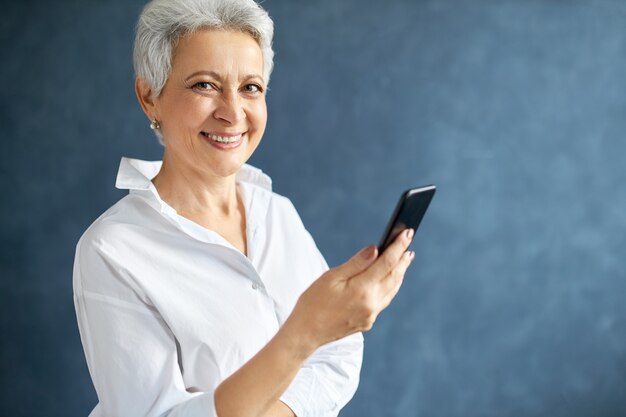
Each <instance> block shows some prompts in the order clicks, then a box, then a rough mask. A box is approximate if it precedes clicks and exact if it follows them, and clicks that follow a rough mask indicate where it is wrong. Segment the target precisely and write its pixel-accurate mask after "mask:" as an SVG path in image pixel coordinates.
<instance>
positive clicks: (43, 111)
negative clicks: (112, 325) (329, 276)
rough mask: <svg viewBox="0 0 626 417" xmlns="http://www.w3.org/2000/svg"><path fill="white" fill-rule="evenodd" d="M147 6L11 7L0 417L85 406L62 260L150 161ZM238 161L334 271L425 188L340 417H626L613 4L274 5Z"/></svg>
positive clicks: (624, 208) (88, 396) (89, 396)
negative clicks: (405, 266) (136, 66)
mask: <svg viewBox="0 0 626 417" xmlns="http://www.w3.org/2000/svg"><path fill="white" fill-rule="evenodd" d="M142 5H143V2H142V1H137V0H134V1H128V0H116V1H108V2H105V1H55V2H41V1H21V2H17V1H16V2H6V1H3V2H2V4H1V6H2V12H1V13H0V46H1V49H0V138H1V143H2V147H1V148H0V190H1V192H2V197H1V201H2V203H1V209H0V210H1V211H0V219H1V220H0V221H1V224H0V232H1V251H0V262H1V264H0V274H1V280H0V326H1V328H0V331H1V333H0V335H1V342H0V343H1V344H0V347H1V350H0V415H2V416H63V417H68V416H69V417H71V416H77V417H78V416H86V415H87V414H88V412H89V411H90V410H91V408H92V407H93V406H94V404H95V403H96V401H97V399H96V396H95V392H94V390H93V388H92V385H91V381H90V379H89V375H88V372H87V368H86V365H85V360H84V357H83V352H82V348H81V344H80V340H79V335H78V330H77V326H76V321H75V316H74V309H73V304H72V293H71V267H72V261H73V255H74V246H75V244H76V242H77V240H78V238H79V236H80V235H81V233H82V232H83V231H84V229H85V228H86V227H87V226H88V225H89V224H90V223H91V222H92V221H93V220H94V219H95V218H96V217H97V216H98V215H99V214H100V213H101V212H103V211H104V210H105V209H106V208H107V207H109V206H110V205H111V204H112V203H113V202H115V201H116V200H117V199H119V198H120V197H122V195H123V193H122V192H120V191H117V190H115V189H114V187H113V184H114V178H115V174H116V172H117V165H118V163H119V159H120V157H121V156H122V155H127V156H132V157H139V158H143V159H158V158H159V157H160V154H161V148H160V147H159V145H158V144H157V143H156V141H155V140H154V139H153V137H152V135H151V132H150V129H148V122H147V120H146V119H145V117H144V115H143V114H142V112H141V110H140V108H139V106H138V104H137V103H136V100H135V97H134V93H133V74H132V68H131V44H132V38H133V26H134V23H135V20H136V18H137V16H138V13H139V11H140V9H141V7H142ZM265 7H266V8H267V9H268V10H269V11H270V13H271V15H272V16H273V17H274V19H275V22H276V38H275V49H276V70H275V72H274V75H273V80H272V83H271V91H270V93H269V96H268V103H269V114H270V116H269V125H268V129H267V133H266V135H265V139H264V143H263V144H262V145H261V148H260V149H259V150H258V151H257V153H256V154H255V155H254V156H253V159H252V161H251V162H252V163H253V164H255V165H257V166H259V167H260V168H262V169H263V170H265V171H266V172H267V173H269V174H270V175H271V176H272V177H273V179H274V186H275V190H276V191H277V192H279V193H281V194H285V195H287V196H288V197H290V198H291V199H292V200H293V202H294V204H295V205H296V207H297V208H298V209H299V211H300V213H301V216H302V217H303V219H304V222H305V224H306V225H307V227H308V228H309V230H310V231H311V233H312V234H313V236H314V237H315V238H316V240H317V242H318V245H319V246H320V248H321V250H322V252H323V253H324V254H325V255H326V257H327V259H328V261H329V263H330V264H337V263H339V262H342V261H343V260H345V259H346V258H347V257H349V256H350V255H351V254H352V253H353V252H355V251H356V250H358V249H359V248H360V247H362V246H364V245H365V244H367V243H374V242H376V241H377V240H378V238H379V235H380V233H381V231H382V229H383V226H384V224H385V222H386V219H387V217H388V215H389V214H390V212H391V210H392V208H393V206H394V204H395V202H396V198H397V196H398V194H399V193H400V191H402V190H403V189H405V188H408V187H409V186H412V185H420V184H425V183H435V184H437V185H438V187H439V190H438V193H437V195H436V197H435V199H434V201H433V205H432V206H431V209H430V211H429V212H428V213H427V215H426V218H425V219H424V222H423V224H422V228H421V229H420V230H419V232H418V234H417V236H416V240H415V243H414V245H413V247H414V249H415V250H416V251H417V259H416V261H415V262H414V265H413V266H412V268H411V270H410V272H409V273H408V275H407V277H406V280H405V284H404V286H403V289H402V290H401V292H400V294H399V295H398V297H397V298H396V300H395V301H394V303H393V304H392V305H391V307H390V308H389V309H388V310H387V311H385V312H384V313H383V314H382V315H381V316H380V317H379V319H378V321H377V324H376V326H375V328H374V329H373V330H372V331H371V332H370V333H368V334H367V335H366V352H365V363H364V367H363V372H362V382H361V385H360V388H359V391H358V392H357V394H356V397H355V399H354V400H353V401H352V402H351V403H350V404H349V405H348V406H347V407H346V408H345V409H344V411H343V412H342V414H341V416H342V417H387V416H398V417H400V416H402V417H407V416H415V417H418V416H419V417H421V416H432V417H438V416H441V417H455V416H459V417H461V416H469V417H473V416H476V417H481V416H516V417H517V416H574V417H576V416H618V415H626V302H625V296H626V264H625V261H624V253H625V252H626V251H625V249H626V233H625V231H626V188H625V187H624V174H625V173H626V168H624V167H625V166H626V164H625V163H624V159H626V158H625V156H626V142H625V141H624V130H625V128H626V94H625V93H626V3H625V2H624V1H622V0H613V1H611V0H604V1H602V0H599V1H592V0H588V1H583V0H579V1H576V0H571V1H566V0H560V1H557V0H528V1H520V0H500V1H496V0H472V1H470V0H419V1H408V0H407V1H400V0H390V1H386V2H381V1H374V0H342V1H334V0H322V1H294V0H267V1H266V2H265Z"/></svg>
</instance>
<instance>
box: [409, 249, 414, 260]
mask: <svg viewBox="0 0 626 417" xmlns="http://www.w3.org/2000/svg"><path fill="white" fill-rule="evenodd" d="M413 258H415V252H414V251H411V253H409V260H410V261H412V260H413Z"/></svg>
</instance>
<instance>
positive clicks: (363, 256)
mask: <svg viewBox="0 0 626 417" xmlns="http://www.w3.org/2000/svg"><path fill="white" fill-rule="evenodd" d="M377 257H378V249H377V248H376V246H374V245H370V246H367V247H365V248H363V249H361V251H360V252H359V253H357V254H356V255H354V256H353V257H352V258H350V259H349V260H348V262H346V263H344V264H343V265H339V266H338V267H336V268H335V270H336V271H337V272H338V273H339V274H340V275H341V276H343V277H345V278H352V277H353V276H355V275H357V274H360V273H361V272H363V271H365V270H366V269H367V267H369V266H370V265H371V264H372V263H373V262H374V260H376V258H377Z"/></svg>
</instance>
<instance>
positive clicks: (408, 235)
mask: <svg viewBox="0 0 626 417" xmlns="http://www.w3.org/2000/svg"><path fill="white" fill-rule="evenodd" d="M414 234H415V231H414V230H413V229H408V230H407V231H406V237H407V238H408V239H412V238H413V235H414Z"/></svg>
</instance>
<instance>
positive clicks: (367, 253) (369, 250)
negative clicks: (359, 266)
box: [361, 245, 376, 261]
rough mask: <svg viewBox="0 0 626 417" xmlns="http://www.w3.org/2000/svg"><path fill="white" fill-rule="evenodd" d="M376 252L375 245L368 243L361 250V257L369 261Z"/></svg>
mask: <svg viewBox="0 0 626 417" xmlns="http://www.w3.org/2000/svg"><path fill="white" fill-rule="evenodd" d="M375 253H376V246H373V245H370V246H368V247H366V248H365V249H363V250H362V251H361V257H362V258H363V259H365V260H366V261H369V260H370V259H372V258H373V257H374V254H375Z"/></svg>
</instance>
